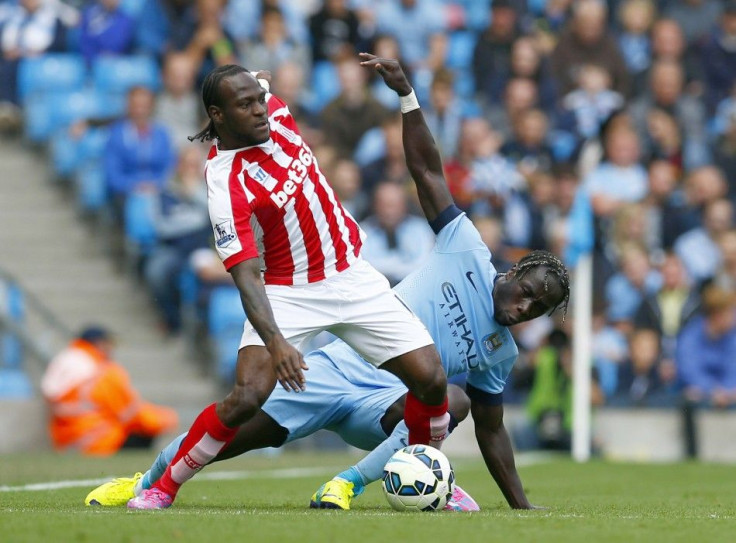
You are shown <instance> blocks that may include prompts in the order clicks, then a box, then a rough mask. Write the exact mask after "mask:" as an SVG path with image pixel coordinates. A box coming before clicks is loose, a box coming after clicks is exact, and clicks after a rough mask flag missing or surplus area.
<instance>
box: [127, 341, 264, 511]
mask: <svg viewBox="0 0 736 543" xmlns="http://www.w3.org/2000/svg"><path fill="white" fill-rule="evenodd" d="M275 385H276V375H275V374H274V371H273V366H272V365H271V356H270V354H269V353H268V351H267V350H266V348H265V347H262V346H255V345H254V346H248V347H245V348H243V349H241V350H240V351H239V352H238V362H237V367H236V377H235V386H234V387H233V390H232V391H231V392H230V394H228V396H227V397H226V398H225V400H223V401H222V402H219V403H217V404H212V405H210V406H208V407H207V408H206V409H205V410H204V411H202V413H201V414H200V415H199V417H197V419H196V420H195V421H194V423H193V424H192V427H191V428H190V430H189V433H188V435H187V437H186V438H185V439H184V441H183V442H182V444H181V447H180V448H179V451H178V452H177V453H176V456H175V457H174V459H173V460H172V461H171V463H170V464H169V466H168V467H167V468H166V471H165V472H164V474H163V476H162V477H161V478H160V479H159V480H158V481H157V482H156V483H155V484H154V485H153V486H152V487H151V488H150V489H148V490H145V491H143V492H142V493H141V495H140V496H138V497H136V498H134V499H132V500H131V501H130V502H128V507H130V508H132V509H161V508H165V507H169V506H170V505H171V503H173V501H174V499H175V498H176V494H177V492H178V491H179V488H180V487H181V485H182V484H184V483H185V482H186V481H188V480H189V479H191V478H192V477H193V476H194V475H195V474H196V473H197V472H198V471H199V470H201V469H202V468H203V467H204V466H206V465H207V464H209V463H210V462H211V461H212V459H214V458H215V457H216V456H217V455H218V454H219V453H220V451H222V450H223V449H224V448H225V447H226V446H227V445H228V444H229V443H230V442H231V441H232V440H233V439H234V438H235V435H236V434H237V431H238V426H240V425H241V424H244V423H245V422H247V421H248V420H249V419H251V418H252V417H253V416H254V415H255V414H256V413H257V412H258V411H259V409H260V407H261V405H263V404H264V403H265V401H266V400H267V399H268V396H269V395H270V394H271V391H273V388H274V386H275Z"/></svg>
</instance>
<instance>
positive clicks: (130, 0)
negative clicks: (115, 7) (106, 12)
mask: <svg viewBox="0 0 736 543" xmlns="http://www.w3.org/2000/svg"><path fill="white" fill-rule="evenodd" d="M145 3H146V0H121V1H120V9H121V10H122V11H124V12H125V13H127V14H128V15H130V16H131V17H133V18H137V17H138V16H139V15H140V13H141V11H142V10H143V5H144V4H145Z"/></svg>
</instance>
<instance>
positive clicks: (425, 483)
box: [382, 445, 455, 511]
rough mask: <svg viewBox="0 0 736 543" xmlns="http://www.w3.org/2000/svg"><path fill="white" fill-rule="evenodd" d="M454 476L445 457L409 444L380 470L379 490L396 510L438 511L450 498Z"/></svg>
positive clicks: (420, 446) (428, 447)
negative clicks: (381, 487) (380, 488)
mask: <svg viewBox="0 0 736 543" xmlns="http://www.w3.org/2000/svg"><path fill="white" fill-rule="evenodd" d="M454 484H455V473H454V472H453V470H452V466H451V465H450V461H449V460H448V459H447V457H446V456H445V455H444V454H443V453H442V452H440V451H439V450H437V449H435V448H434V447H430V446H428V445H410V446H409V447H404V448H403V449H401V450H400V451H396V452H395V453H394V455H393V456H392V457H391V458H390V459H389V461H388V462H387V463H386V466H385V467H384V468H383V483H382V486H383V491H384V493H385V494H386V499H387V500H388V503H389V504H390V505H391V507H393V508H394V509H395V510H397V511H438V510H442V509H444V507H445V505H446V504H447V501H448V500H449V499H450V498H451V497H452V488H453V485H454Z"/></svg>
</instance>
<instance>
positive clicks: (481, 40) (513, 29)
mask: <svg viewBox="0 0 736 543" xmlns="http://www.w3.org/2000/svg"><path fill="white" fill-rule="evenodd" d="M517 23H518V16H517V13H516V9H515V7H514V5H513V4H512V2H510V1H509V0H495V1H494V2H492V3H491V20H490V22H489V24H488V28H486V29H485V31H484V32H483V33H481V34H480V35H479V36H478V41H477V42H476V44H475V48H474V50H473V76H474V78H475V88H476V91H477V92H478V94H479V95H480V96H481V97H482V99H483V100H484V101H485V102H486V103H492V102H496V101H498V100H500V98H501V95H502V93H503V88H504V87H505V86H506V83H507V81H508V80H509V78H510V77H511V58H512V49H513V48H514V46H515V45H514V44H515V43H517V38H518V36H519V29H518V25H517ZM521 47H523V46H521ZM517 54H518V53H517ZM522 54H523V53H522ZM521 77H530V75H521Z"/></svg>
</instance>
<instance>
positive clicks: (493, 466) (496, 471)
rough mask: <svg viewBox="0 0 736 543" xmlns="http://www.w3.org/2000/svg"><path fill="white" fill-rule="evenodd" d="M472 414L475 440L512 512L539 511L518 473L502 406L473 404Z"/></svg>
mask: <svg viewBox="0 0 736 543" xmlns="http://www.w3.org/2000/svg"><path fill="white" fill-rule="evenodd" d="M471 412H472V413H473V420H474V421H475V437H476V439H477V440H478V446H479V447H480V450H481V453H482V454H483V460H485V462H486V466H487V467H488V471H489V472H490V473H491V475H492V476H493V479H494V480H495V481H496V484H497V485H498V488H500V489H501V492H503V495H504V497H505V498H506V501H507V502H508V503H509V505H510V506H511V508H512V509H535V507H534V506H533V505H532V504H530V503H529V500H528V499H527V497H526V494H524V488H523V487H522V485H521V479H520V478H519V473H518V472H517V471H516V463H515V462H514V451H513V449H512V448H511V440H510V439H509V435H508V433H507V432H506V428H505V427H504V425H503V406H502V405H483V404H481V403H480V402H477V401H473V402H472V404H471Z"/></svg>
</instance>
